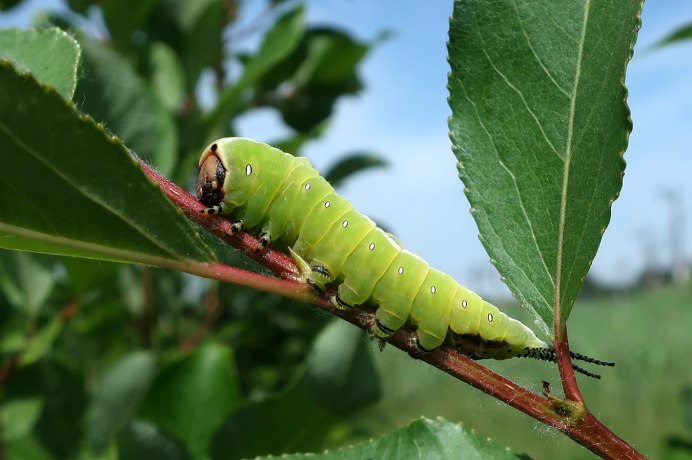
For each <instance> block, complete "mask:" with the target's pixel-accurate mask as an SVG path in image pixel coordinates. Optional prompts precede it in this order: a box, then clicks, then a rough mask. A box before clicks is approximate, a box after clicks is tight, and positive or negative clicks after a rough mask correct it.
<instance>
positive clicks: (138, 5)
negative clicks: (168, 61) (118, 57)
mask: <svg viewBox="0 0 692 460" xmlns="http://www.w3.org/2000/svg"><path fill="white" fill-rule="evenodd" d="M155 4H156V1H155V0H119V1H117V2H104V3H103V5H102V9H103V20H104V21H105V23H106V25H107V26H108V33H109V35H110V37H111V40H112V41H113V43H114V44H115V45H116V47H117V48H120V49H127V48H130V47H132V45H133V35H134V34H135V32H136V31H137V30H139V29H140V28H142V26H143V25H144V23H145V21H146V19H147V18H148V17H149V14H150V13H151V11H152V9H153V8H154V5H155Z"/></svg>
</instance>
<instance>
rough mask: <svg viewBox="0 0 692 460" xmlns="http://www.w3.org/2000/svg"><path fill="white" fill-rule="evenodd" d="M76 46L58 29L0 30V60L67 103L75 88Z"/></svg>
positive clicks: (77, 55)
mask: <svg viewBox="0 0 692 460" xmlns="http://www.w3.org/2000/svg"><path fill="white" fill-rule="evenodd" d="M79 53H80V50H79V45H78V44H77V42H76V41H75V39H74V38H72V37H71V36H70V35H68V34H67V33H66V32H64V31H62V30H60V29H58V28H51V29H43V30H19V29H10V30H0V60H3V59H7V60H9V61H11V62H12V63H13V65H14V66H15V68H17V69H19V70H21V71H22V72H30V73H31V74H32V75H33V76H34V78H35V79H36V80H38V81H39V82H41V83H43V84H45V85H49V86H52V87H54V88H55V89H56V91H57V92H58V93H60V95H62V97H64V98H65V99H71V98H72V95H73V94H74V89H75V85H76V84H77V67H78V65H79Z"/></svg>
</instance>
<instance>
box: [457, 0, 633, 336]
mask: <svg viewBox="0 0 692 460" xmlns="http://www.w3.org/2000/svg"><path fill="white" fill-rule="evenodd" d="M640 10H641V2H640V1H639V0H617V1H612V2H595V1H590V0H582V1H563V2H554V1H552V0H542V1H532V2H528V1H519V2H507V1H499V2H491V3H488V2H480V1H472V0H457V1H456V2H455V4H454V14H453V17H452V19H451V23H450V36H449V46H448V48H449V61H450V64H451V67H452V72H451V74H450V76H449V82H448V85H449V91H450V100H449V101H450V106H451V108H452V117H451V118H450V120H449V127H450V137H451V140H452V144H453V150H454V153H455V155H456V156H457V158H458V159H459V165H458V168H459V176H460V178H461V179H462V180H463V181H464V184H465V185H466V190H465V192H466V195H467V197H468V199H469V202H470V203H471V208H472V209H471V213H472V215H473V217H474V218H475V219H476V223H477V224H478V228H479V231H480V239H481V241H482V242H483V245H484V246H485V248H486V251H487V252H488V254H489V255H490V257H491V260H492V262H493V263H494V264H495V266H496V267H497V269H498V271H499V272H500V274H501V275H502V278H503V280H504V281H505V283H506V284H507V285H508V286H509V288H510V289H511V290H512V293H513V294H514V296H515V297H516V298H517V299H518V300H519V301H520V302H521V304H522V305H523V306H524V307H526V308H527V309H528V310H529V311H530V312H531V313H532V314H533V315H534V317H535V319H536V322H537V323H538V325H539V326H540V327H541V329H543V331H544V332H545V333H546V334H547V335H549V336H551V335H552V333H553V331H554V329H553V325H554V316H557V317H558V318H559V320H558V321H559V323H558V325H559V329H555V330H559V331H562V330H563V328H564V325H565V322H566V321H567V318H568V317H569V314H570V312H571V309H572V305H573V303H574V300H575V298H576V297H577V294H578V293H579V290H580V289H581V286H582V284H583V282H584V279H585V277H586V273H587V271H588V269H589V266H590V265H591V261H592V260H593V258H594V256H595V254H596V250H597V249H598V245H599V243H600V241H601V236H602V234H603V232H604V231H605V228H606V227H607V225H608V222H609V220H610V207H611V204H612V202H613V201H614V200H615V199H616V198H617V196H618V194H619V192H620V187H621V185H622V176H623V171H624V168H625V162H624V160H623V153H624V151H625V148H626V147H627V139H628V136H629V133H630V130H631V120H630V118H629V109H628V107H627V105H626V103H625V98H626V96H627V91H626V89H625V87H624V86H623V81H624V76H625V66H626V63H627V62H628V60H629V58H630V56H631V53H632V47H633V46H634V41H635V38H636V34H637V30H638V29H639V24H640V20H639V15H640Z"/></svg>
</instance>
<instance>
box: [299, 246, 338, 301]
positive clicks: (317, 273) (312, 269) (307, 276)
mask: <svg viewBox="0 0 692 460" xmlns="http://www.w3.org/2000/svg"><path fill="white" fill-rule="evenodd" d="M288 252H289V253H290V254H291V258H292V259H293V261H294V262H295V263H296V266H298V271H299V272H300V280H301V281H303V282H305V283H308V284H309V285H310V286H312V287H313V289H315V290H316V291H317V292H319V293H322V292H324V291H325V290H326V289H325V285H327V284H329V283H331V282H332V279H331V278H330V277H329V272H328V271H327V269H326V268H325V267H323V266H322V265H317V264H309V263H308V262H307V261H306V260H305V259H303V258H302V257H301V256H300V255H299V254H298V253H297V252H296V251H295V250H293V249H292V248H290V247H289V248H288Z"/></svg>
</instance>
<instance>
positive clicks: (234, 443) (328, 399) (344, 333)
mask: <svg viewBox="0 0 692 460" xmlns="http://www.w3.org/2000/svg"><path fill="white" fill-rule="evenodd" d="M361 332H362V331H360V330H358V329H356V328H353V327H351V326H346V325H344V324H343V323H342V322H341V321H334V322H332V323H331V324H330V325H329V326H328V327H327V328H325V329H324V330H323V331H322V333H321V334H320V335H319V337H318V338H317V340H316V341H315V343H314V345H313V348H312V351H311V353H310V356H309V357H308V359H307V363H306V365H307V367H306V368H305V371H304V373H303V374H302V375H301V376H299V377H298V378H297V379H295V380H294V382H293V384H292V385H290V386H289V388H287V389H286V390H285V391H284V392H282V393H281V394H279V395H277V396H275V397H271V398H268V399H266V400H263V401H260V402H256V403H252V404H248V405H246V406H244V407H242V408H241V409H240V410H238V411H237V412H235V413H234V414H232V415H231V416H230V417H229V418H228V419H227V420H226V422H225V424H224V426H223V427H222V428H221V429H220V430H219V431H218V432H217V433H216V436H215V437H214V441H213V443H212V451H211V452H212V457H213V458H228V459H231V458H246V457H253V456H256V455H261V454H268V453H275V454H279V453H288V452H296V451H313V450H316V449H319V448H321V447H322V445H323V443H324V440H325V438H326V437H327V435H328V434H329V432H330V431H331V430H332V429H334V428H335V427H337V426H340V424H342V423H344V414H347V413H349V412H352V411H355V410H357V409H360V408H362V407H363V406H366V405H368V404H371V403H373V402H374V401H376V400H377V399H378V398H379V397H380V393H381V389H380V386H379V378H378V376H377V374H376V371H375V369H374V367H373V363H372V358H371V356H370V351H369V348H368V345H367V344H366V343H365V341H364V340H363V335H362V333H361Z"/></svg>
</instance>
